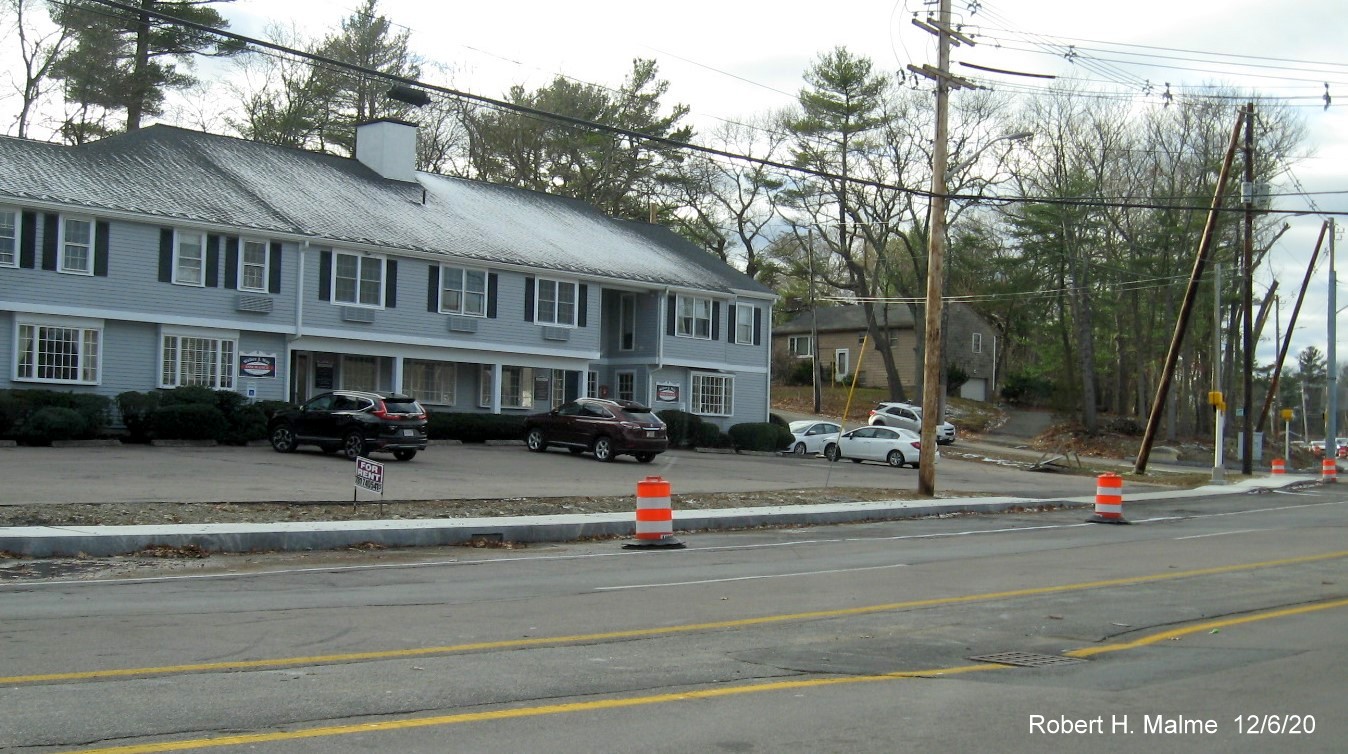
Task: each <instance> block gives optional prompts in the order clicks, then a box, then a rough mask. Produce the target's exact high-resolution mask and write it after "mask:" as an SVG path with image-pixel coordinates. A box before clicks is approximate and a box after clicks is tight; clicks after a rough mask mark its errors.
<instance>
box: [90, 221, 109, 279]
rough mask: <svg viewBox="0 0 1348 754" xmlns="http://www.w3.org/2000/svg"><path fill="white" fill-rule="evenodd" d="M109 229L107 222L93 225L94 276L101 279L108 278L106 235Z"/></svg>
mask: <svg viewBox="0 0 1348 754" xmlns="http://www.w3.org/2000/svg"><path fill="white" fill-rule="evenodd" d="M111 229H112V228H111V226H110V225H109V223H108V221H107V220H99V221H98V222H96V223H94V274H95V275H97V276H98V277H101V278H105V277H107V276H108V233H109V232H110V231H111Z"/></svg>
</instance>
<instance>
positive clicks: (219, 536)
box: [0, 443, 1304, 557]
mask: <svg viewBox="0 0 1348 754" xmlns="http://www.w3.org/2000/svg"><path fill="white" fill-rule="evenodd" d="M945 452H946V453H947V455H948V457H947V459H946V460H943V461H942V462H941V465H940V467H939V468H938V472H937V478H938V492H942V494H943V495H948V496H949V497H942V498H941V499H936V500H932V499H921V500H897V499H896V500H892V501H882V502H857V503H835V504H829V505H793V506H781V507H764V508H747V509H730V510H711V511H708V510H702V511H677V510H676V511H674V514H673V518H674V524H673V527H674V529H675V531H689V530H701V529H719V528H741V527H751V526H768V525H802V524H830V523H844V522H850V521H866V520H880V519H893V518H905V517H919V516H928V515H935V514H939V513H950V512H956V511H975V512H996V511H1001V510H1009V509H1015V508H1020V507H1024V506H1027V505H1035V504H1043V503H1045V502H1054V503H1056V504H1062V505H1076V506H1082V507H1089V506H1090V505H1091V504H1092V503H1093V501H1094V493H1095V484H1094V483H1095V480H1094V479H1092V478H1090V477H1080V476H1055V475H1044V474H1034V473H1029V472H1026V471H1025V470H1024V468H1023V467H1008V466H1006V465H1004V464H1003V463H1000V462H997V463H993V462H983V461H982V460H980V458H979V448H978V446H977V445H976V444H969V443H965V444H964V445H963V446H962V447H961V446H960V445H956V446H955V447H954V448H947V449H946V450H945ZM956 454H958V455H959V457H960V458H961V459H962V460H955V458H954V456H955V455H956ZM376 460H383V461H385V467H384V468H385V493H384V497H385V499H388V500H395V499H400V500H434V499H492V498H509V497H556V496H573V495H581V496H583V495H624V494H632V493H633V492H634V489H635V485H636V483H637V482H638V481H641V480H642V479H643V478H645V477H646V476H652V475H654V476H660V477H662V478H664V479H666V480H668V481H670V483H671V485H672V486H673V489H674V491H675V492H676V493H693V492H703V493H707V492H735V491H757V490H783V489H815V488H826V487H873V488H881V489H895V490H913V489H915V487H916V479H917V472H916V471H915V470H913V469H891V468H889V467H887V466H883V465H877V464H869V463H867V464H850V463H829V462H827V461H824V460H822V459H815V458H803V459H802V458H792V457H787V456H775V455H727V454H717V453H695V452H691V451H672V452H670V453H666V454H664V455H662V456H660V457H659V458H657V459H656V460H655V462H653V463H650V464H640V463H637V462H635V461H634V460H632V459H630V458H622V459H620V460H619V461H617V462H614V463H598V462H596V461H594V460H593V459H591V458H590V457H588V456H579V457H578V456H572V455H571V454H569V453H566V452H547V453H541V454H535V453H528V452H526V451H525V450H524V449H523V448H522V447H518V446H505V447H500V446H495V447H492V446H472V445H448V446H434V447H432V448H431V449H429V450H428V451H427V452H426V453H424V454H421V455H419V456H418V457H417V458H416V459H414V460H413V461H410V462H406V463H399V462H396V461H393V460H392V459H391V458H387V457H377V458H376ZM0 464H3V465H4V466H5V467H6V470H7V473H6V474H5V480H6V481H5V484H4V485H3V487H0V505H32V504H50V505H60V504H63V503H81V502H83V503H102V502H121V503H132V504H134V503H135V502H174V501H179V502H341V501H351V500H352V499H353V497H355V496H356V495H357V494H359V495H360V499H361V500H363V501H366V502H373V501H375V500H377V499H378V498H377V497H374V496H371V495H370V494H369V493H365V492H360V493H357V492H356V491H355V486H354V470H353V465H352V464H351V463H350V462H349V461H345V460H342V459H340V458H339V457H335V456H328V455H323V454H322V453H319V452H316V451H315V452H305V451H300V452H296V453H290V454H280V453H275V452H273V451H272V450H271V449H270V448H262V447H246V448H232V447H209V448H194V447H172V448H163V447H147V446H132V445H124V446H110V447H92V448H91V447H83V448H3V449H0ZM1296 479H1297V478H1296V477H1293V476H1291V475H1289V476H1288V477H1287V478H1286V479H1285V480H1284V479H1282V478H1272V479H1257V478H1256V479H1254V480H1251V481H1247V482H1243V483H1242V484H1240V485H1228V486H1226V487H1217V488H1203V490H1205V491H1206V492H1205V493H1204V494H1212V493H1213V492H1214V491H1217V492H1220V491H1230V492H1237V491H1241V490H1242V489H1244V488H1247V487H1248V486H1249V485H1267V484H1275V485H1281V484H1285V483H1287V482H1289V481H1296ZM1302 481H1304V480H1302ZM1138 489H1141V490H1145V489H1147V488H1146V486H1145V485H1140V486H1138ZM1128 494H1129V497H1131V498H1133V499H1139V500H1140V499H1144V498H1145V497H1146V496H1156V495H1165V496H1170V497H1174V496H1177V495H1180V494H1183V493H1176V492H1174V491H1167V492H1161V493H1156V492H1133V491H1131V490H1130V491H1129V492H1128ZM633 528H634V518H633V515H632V514H583V515H557V516H528V517H495V518H475V519H433V520H415V521H408V520H389V521H345V522H303V523H291V522H281V523H267V524H183V525H166V526H62V527H42V526H35V527H10V528H0V551H8V552H11V553H16V554H20V555H27V556H32V557H50V556H60V555H74V554H77V553H83V554H86V555H92V556H106V555H116V554H126V553H133V552H138V551H140V550H143V549H145V548H147V547H150V546H152V545H164V546H172V547H182V546H195V547H199V548H201V549H203V550H206V551H212V552H250V551H269V550H309V549H331V548H339V547H347V546H351V545H354V544H362V543H376V544H380V545H384V546H388V547H407V546H428V545H447V544H460V543H464V542H469V541H472V540H475V539H487V540H497V541H514V542H560V541H573V540H576V539H580V538H585V537H596V536H613V537H622V536H631V535H632V532H633Z"/></svg>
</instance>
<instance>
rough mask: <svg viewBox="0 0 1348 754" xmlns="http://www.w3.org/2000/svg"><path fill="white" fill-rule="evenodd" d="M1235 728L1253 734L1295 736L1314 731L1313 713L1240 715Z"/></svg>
mask: <svg viewBox="0 0 1348 754" xmlns="http://www.w3.org/2000/svg"><path fill="white" fill-rule="evenodd" d="M1236 728H1237V729H1238V730H1239V731H1240V732H1241V733H1246V734H1249V735H1253V736H1261V735H1268V736H1278V735H1284V736H1297V735H1302V734H1309V733H1314V732H1315V716H1314V715H1240V716H1238V717H1236Z"/></svg>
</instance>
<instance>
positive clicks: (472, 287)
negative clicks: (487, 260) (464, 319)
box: [440, 267, 487, 317]
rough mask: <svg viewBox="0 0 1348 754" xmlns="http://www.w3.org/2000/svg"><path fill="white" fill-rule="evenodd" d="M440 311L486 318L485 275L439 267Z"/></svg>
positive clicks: (454, 268) (483, 273)
mask: <svg viewBox="0 0 1348 754" xmlns="http://www.w3.org/2000/svg"><path fill="white" fill-rule="evenodd" d="M440 311H441V312H442V313H444V314H462V315H464V316H468V317H485V316H487V273H486V272H483V271H482V270H466V269H463V268H460V267H441V268H440Z"/></svg>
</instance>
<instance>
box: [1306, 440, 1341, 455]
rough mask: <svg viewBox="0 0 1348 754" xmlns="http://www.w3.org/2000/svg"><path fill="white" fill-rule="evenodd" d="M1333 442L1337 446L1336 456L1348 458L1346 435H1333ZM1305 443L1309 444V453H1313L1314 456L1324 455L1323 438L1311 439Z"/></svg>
mask: <svg viewBox="0 0 1348 754" xmlns="http://www.w3.org/2000/svg"><path fill="white" fill-rule="evenodd" d="M1334 442H1335V444H1337V445H1338V446H1339V449H1338V456H1337V457H1339V458H1348V437H1335V438H1334ZM1307 444H1308V445H1310V448H1311V454H1312V455H1314V456H1315V457H1316V458H1324V457H1325V441H1324V440H1311V441H1310V442H1309V443H1307Z"/></svg>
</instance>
